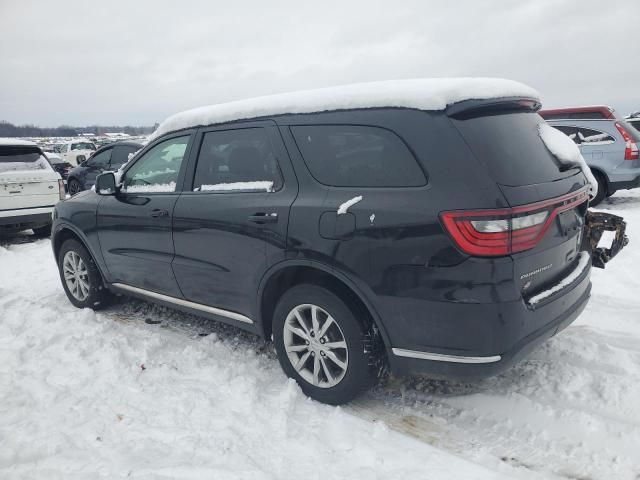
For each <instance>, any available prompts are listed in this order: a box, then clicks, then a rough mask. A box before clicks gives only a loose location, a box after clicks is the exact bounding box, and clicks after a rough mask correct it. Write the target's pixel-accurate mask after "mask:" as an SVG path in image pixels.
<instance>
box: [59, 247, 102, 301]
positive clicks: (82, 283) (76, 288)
mask: <svg viewBox="0 0 640 480" xmlns="http://www.w3.org/2000/svg"><path fill="white" fill-rule="evenodd" d="M58 271H59V272H60V280H62V287H63V288H64V292H65V293H66V294H67V298H69V300H70V301H71V303H73V305H75V306H76V307H78V308H92V309H94V310H97V309H99V308H102V307H105V306H106V305H107V304H108V303H109V300H110V298H111V295H110V293H109V291H108V290H107V289H106V288H105V287H104V284H103V282H102V275H100V271H99V270H98V267H97V266H96V264H95V262H94V261H93V258H91V255H90V254H89V252H88V251H87V249H86V248H85V247H84V245H82V244H81V243H80V242H78V241H77V240H74V239H69V240H67V241H65V242H64V243H63V244H62V247H61V248H60V252H59V253H58Z"/></svg>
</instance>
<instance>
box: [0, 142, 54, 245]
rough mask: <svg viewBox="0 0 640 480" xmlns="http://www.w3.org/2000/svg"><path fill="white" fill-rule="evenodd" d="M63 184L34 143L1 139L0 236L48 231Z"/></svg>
mask: <svg viewBox="0 0 640 480" xmlns="http://www.w3.org/2000/svg"><path fill="white" fill-rule="evenodd" d="M64 198H65V191H64V183H63V182H62V178H61V177H60V174H58V173H57V172H56V171H55V170H54V169H53V168H52V167H51V165H50V164H49V162H48V161H47V159H46V157H45V156H44V154H43V152H42V150H41V149H40V147H38V146H37V145H36V144H35V143H33V142H27V141H24V140H17V139H13V138H0V233H3V232H18V231H21V230H28V229H32V230H33V232H34V233H35V234H36V235H47V236H48V235H49V234H50V232H51V221H52V218H51V212H52V211H53V207H54V206H55V204H56V203H57V202H58V201H59V200H62V199H64Z"/></svg>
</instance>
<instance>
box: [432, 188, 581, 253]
mask: <svg viewBox="0 0 640 480" xmlns="http://www.w3.org/2000/svg"><path fill="white" fill-rule="evenodd" d="M587 199H588V195H587V189H586V188H583V189H581V190H579V191H577V192H573V193H569V194H567V195H563V196H561V197H557V198H552V199H550V200H545V201H542V202H536V203H531V204H529V205H523V206H520V207H514V208H503V209H496V210H468V211H454V212H443V213H441V214H440V218H441V219H442V223H443V224H444V226H445V228H446V230H447V232H448V233H449V235H451V238H452V239H453V241H454V242H455V243H456V245H457V246H458V248H460V250H462V251H463V252H465V253H467V254H469V255H474V256H483V257H498V256H504V255H509V254H512V253H516V252H522V251H524V250H529V249H531V248H533V247H535V246H536V245H537V244H538V243H540V241H541V240H542V238H543V237H544V235H545V233H546V232H547V230H548V229H549V227H550V226H551V224H552V223H553V221H554V219H555V218H556V216H557V215H558V214H559V213H561V212H564V211H566V210H570V209H571V208H574V207H576V206H578V205H580V204H581V203H584V202H586V201H587Z"/></svg>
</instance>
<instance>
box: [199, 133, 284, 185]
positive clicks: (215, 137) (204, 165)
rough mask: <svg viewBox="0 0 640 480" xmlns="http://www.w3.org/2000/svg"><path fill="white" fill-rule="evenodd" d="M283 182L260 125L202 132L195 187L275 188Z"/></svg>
mask: <svg viewBox="0 0 640 480" xmlns="http://www.w3.org/2000/svg"><path fill="white" fill-rule="evenodd" d="M281 183H282V180H281V176H280V170H279V168H278V163H277V161H276V158H275V155H274V153H273V149H272V147H271V142H270V141H269V137H268V135H267V132H266V131H265V129H263V128H245V129H239V130H221V131H216V132H207V133H205V134H204V138H203V140H202V146H201V148H200V153H199V154H198V164H197V166H196V173H195V177H194V181H193V189H194V191H233V190H236V191H237V190H245V191H246V190H262V191H264V190H269V191H271V190H278V189H279V188H280V185H281Z"/></svg>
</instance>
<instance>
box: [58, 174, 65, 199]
mask: <svg viewBox="0 0 640 480" xmlns="http://www.w3.org/2000/svg"><path fill="white" fill-rule="evenodd" d="M58 195H59V196H60V200H64V199H65V198H67V192H65V190H64V182H63V181H62V180H60V179H59V180H58Z"/></svg>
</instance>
